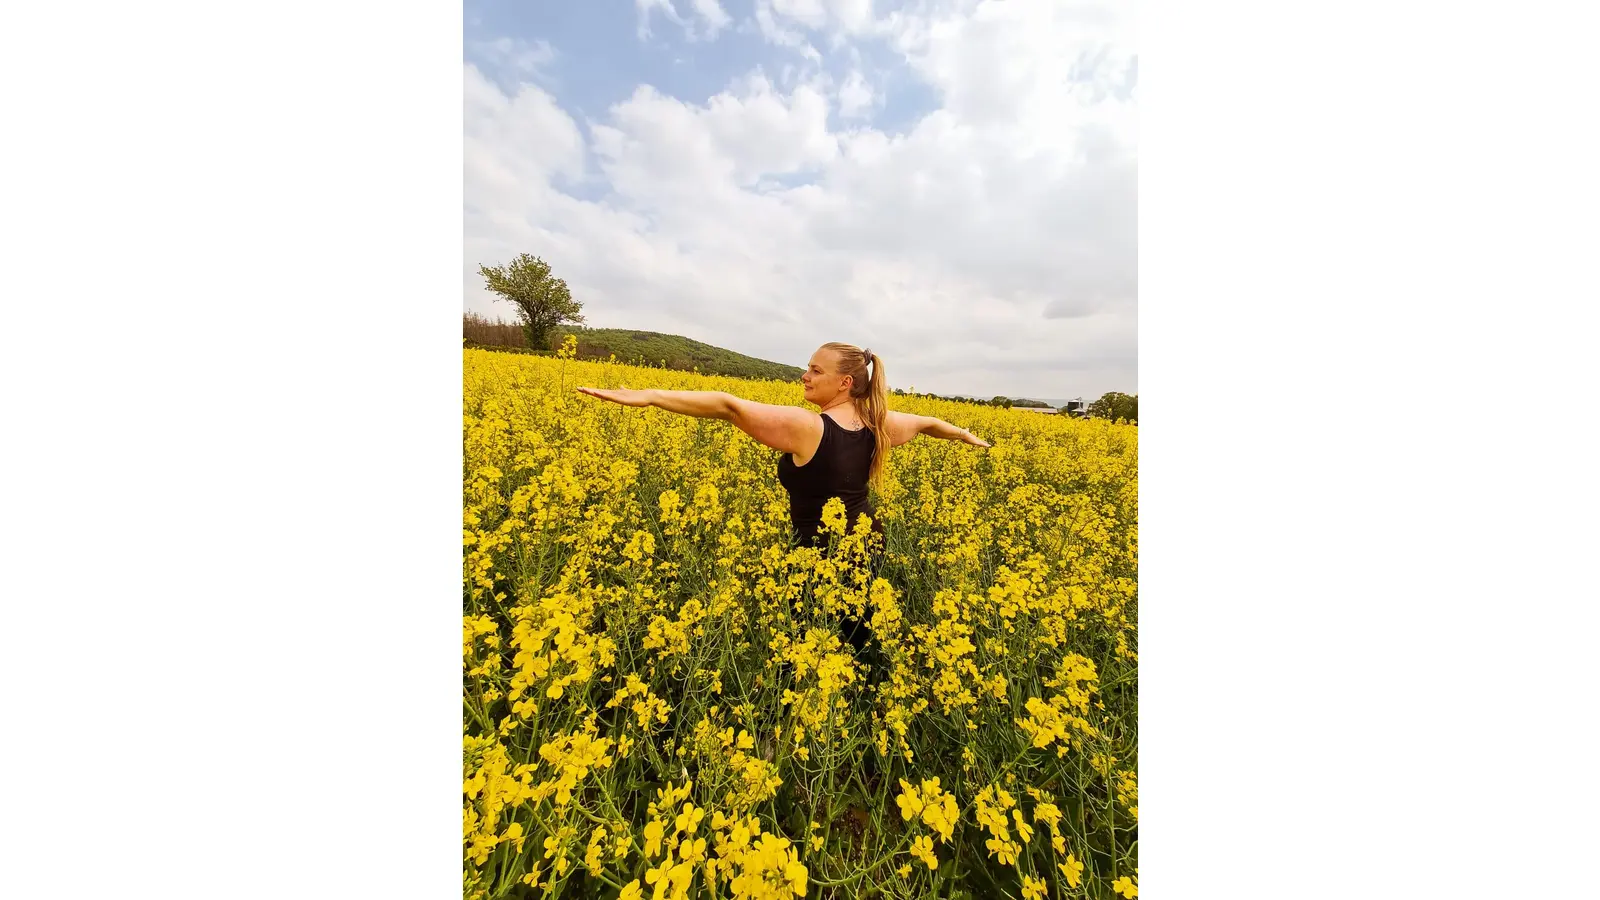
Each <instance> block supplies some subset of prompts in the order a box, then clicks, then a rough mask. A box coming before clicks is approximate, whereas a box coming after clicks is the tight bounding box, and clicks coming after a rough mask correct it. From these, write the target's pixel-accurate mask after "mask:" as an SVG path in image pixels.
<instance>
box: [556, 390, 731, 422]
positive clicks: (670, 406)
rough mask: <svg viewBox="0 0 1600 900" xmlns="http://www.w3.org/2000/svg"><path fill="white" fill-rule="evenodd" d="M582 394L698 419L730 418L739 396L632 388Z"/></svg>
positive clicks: (709, 392)
mask: <svg viewBox="0 0 1600 900" xmlns="http://www.w3.org/2000/svg"><path fill="white" fill-rule="evenodd" d="M578 393H580V394H588V395H589V396H591V397H598V398H600V399H601V400H610V401H611V402H612V403H620V404H622V405H623V406H654V407H656V408H657V409H664V410H666V411H667V412H675V413H680V414H682V415H685V416H694V417H695V418H697V419H730V418H732V417H733V406H734V403H735V402H736V401H737V399H738V398H736V397H734V396H733V395H732V394H727V393H723V392H722V391H663V390H656V389H653V388H652V389H650V390H629V389H628V388H613V389H611V390H605V389H602V388H589V387H581V388H578Z"/></svg>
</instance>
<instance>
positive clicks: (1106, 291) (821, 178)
mask: <svg viewBox="0 0 1600 900" xmlns="http://www.w3.org/2000/svg"><path fill="white" fill-rule="evenodd" d="M1131 7H1132V4H1129V3H1125V2H1124V3H1118V2H1112V0H1089V2H1075V0H984V2H971V0H912V2H898V0H586V2H582V3H578V2H566V0H467V3H466V7H465V12H466V23H465V25H466V27H465V35H466V43H465V66H466V72H465V83H466V98H465V99H466V107H465V108H466V145H465V158H466V260H465V261H466V266H465V269H466V271H465V273H464V287H465V308H466V309H468V310H473V311H477V312H481V313H484V314H487V315H489V316H495V315H499V316H502V317H504V318H506V319H508V320H509V319H511V318H512V317H513V310H512V308H511V307H510V306H509V305H508V304H505V303H495V302H493V301H492V299H491V298H492V296H493V295H491V294H489V293H487V292H486V291H485V290H484V288H483V279H482V277H481V276H479V275H478V274H477V267H478V265H479V264H480V263H489V264H495V263H501V262H505V261H507V260H509V259H511V258H512V257H513V256H515V255H516V254H518V253H522V252H528V253H532V254H534V255H536V256H540V257H542V258H543V259H544V260H545V261H546V262H548V263H550V264H551V265H552V266H553V267H554V269H555V273H556V274H557V275H558V276H560V277H563V278H565V279H566V280H567V283H568V284H569V285H570V286H571V288H572V293H573V296H574V297H575V298H576V299H578V300H581V301H582V302H583V304H584V312H585V315H586V316H587V317H588V324H590V325H592V326H596V327H615V328H638V329H648V330H654V331H665V332H670V333H674V334H682V335H686V336H688V337H691V338H695V339H697V340H701V341H705V342H707V343H711V344H715V345H718V346H722V347H726V348H729V349H731V350H736V351H738V352H741V353H747V354H750V355H752V356H757V357H761V358H764V359H771V360H777V361H780V362H786V363H791V364H794V365H804V363H805V360H806V359H807V358H808V357H809V356H810V354H811V352H812V351H813V350H815V349H816V347H817V345H818V344H821V343H823V342H825V341H829V340H841V341H848V342H850V343H854V344H858V345H865V346H870V347H872V348H873V349H874V350H875V351H877V352H878V353H880V354H882V355H883V357H884V360H885V363H886V369H887V372H888V375H889V378H890V384H891V386H893V387H898V388H910V387H915V388H916V389H917V390H920V391H934V392H938V393H945V394H953V393H963V394H974V395H979V396H992V395H994V394H1004V395H1007V396H1011V397H1029V396H1031V397H1040V398H1051V399H1060V398H1068V397H1076V396H1084V397H1087V398H1094V397H1098V396H1099V395H1100V394H1102V393H1104V392H1106V391H1112V390H1116V391H1124V392H1127V393H1136V392H1137V391H1138V380H1137V361H1138V351H1137V311H1138V286H1139V283H1138V272H1137V211H1138V209H1137V208H1138V190H1137V186H1138V77H1139V58H1138V43H1137V31H1136V27H1135V25H1136V23H1135V19H1134V15H1133V13H1134V10H1133V9H1132V8H1131Z"/></svg>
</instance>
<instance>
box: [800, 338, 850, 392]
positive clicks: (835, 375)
mask: <svg viewBox="0 0 1600 900" xmlns="http://www.w3.org/2000/svg"><path fill="white" fill-rule="evenodd" d="M853 382H854V379H852V378H851V377H850V376H848V375H844V376H841V375H840V374H839V354H837V353H835V352H834V351H832V350H823V349H820V348H819V349H818V350H817V352H815V353H813V354H811V362H810V363H809V364H808V365H807V366H806V373H805V374H804V375H801V376H800V383H801V384H802V385H804V386H805V393H806V402H808V403H815V404H816V405H818V406H827V405H828V404H829V403H832V402H834V401H835V400H838V399H839V398H840V397H843V396H847V395H848V394H849V393H850V385H851V384H852V383H853Z"/></svg>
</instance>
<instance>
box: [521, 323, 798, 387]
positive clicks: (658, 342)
mask: <svg viewBox="0 0 1600 900" xmlns="http://www.w3.org/2000/svg"><path fill="white" fill-rule="evenodd" d="M568 334H574V335H576V336H577V338H578V358H579V359H608V358H610V357H611V355H612V354H615V355H616V357H617V362H625V363H630V364H633V365H645V366H665V367H666V368H669V369H681V370H684V371H690V370H692V369H696V368H698V369H699V370H700V371H701V372H703V373H705V374H708V375H728V376H732V377H735V378H770V379H774V380H777V381H799V380H800V376H801V374H803V371H804V370H802V369H800V368H799V367H798V366H786V365H784V364H782V363H775V362H772V361H770V360H765V359H756V358H755V357H753V356H745V355H744V354H743V353H735V352H733V351H732V350H724V349H722V348H721V347H713V346H711V345H710V344H702V343H701V342H699V341H696V340H691V339H689V338H686V337H683V336H682V335H676V334H661V333H659V332H655V331H632V330H630V329H626V328H573V327H571V326H563V327H561V328H559V329H557V330H556V332H555V333H554V334H553V335H552V336H551V345H552V346H560V344H561V342H562V341H564V340H566V337H567V335H568Z"/></svg>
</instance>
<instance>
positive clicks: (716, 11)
mask: <svg viewBox="0 0 1600 900" xmlns="http://www.w3.org/2000/svg"><path fill="white" fill-rule="evenodd" d="M689 8H690V9H691V10H693V12H694V16H692V17H690V16H684V15H682V14H680V13H679V12H678V9H677V7H676V6H674V5H673V3H672V0H634V9H636V10H637V11H638V13H639V28H638V33H639V40H641V41H643V40H649V38H650V35H651V31H650V16H651V13H652V12H660V13H661V15H662V16H664V17H666V19H667V20H668V21H670V22H672V23H673V24H674V25H677V26H678V27H679V28H682V29H683V37H684V39H685V40H688V41H712V40H716V37H717V34H718V33H719V32H720V31H722V29H724V28H726V27H727V26H728V25H729V23H731V22H732V21H733V19H732V18H730V17H729V16H728V11H727V10H725V9H723V8H722V4H721V3H718V2H717V0H689ZM696 20H698V21H699V22H700V23H701V25H702V26H703V28H701V29H697V28H696V27H695V22H696Z"/></svg>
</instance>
